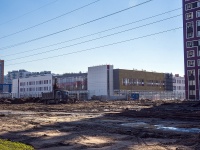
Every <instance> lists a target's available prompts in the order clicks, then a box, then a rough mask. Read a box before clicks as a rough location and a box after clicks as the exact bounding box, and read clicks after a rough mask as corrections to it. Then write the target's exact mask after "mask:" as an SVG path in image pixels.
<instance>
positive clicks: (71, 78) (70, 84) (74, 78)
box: [56, 73, 87, 91]
mask: <svg viewBox="0 0 200 150" xmlns="http://www.w3.org/2000/svg"><path fill="white" fill-rule="evenodd" d="M56 78H57V82H58V84H57V85H58V87H59V88H61V89H64V90H68V91H83V90H87V73H67V74H63V75H60V76H56Z"/></svg>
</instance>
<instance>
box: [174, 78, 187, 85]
mask: <svg viewBox="0 0 200 150" xmlns="http://www.w3.org/2000/svg"><path fill="white" fill-rule="evenodd" d="M173 83H178V84H185V80H181V79H173Z"/></svg>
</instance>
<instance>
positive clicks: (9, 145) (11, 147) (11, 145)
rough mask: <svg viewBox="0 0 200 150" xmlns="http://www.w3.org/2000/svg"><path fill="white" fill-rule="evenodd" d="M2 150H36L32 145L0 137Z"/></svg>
mask: <svg viewBox="0 0 200 150" xmlns="http://www.w3.org/2000/svg"><path fill="white" fill-rule="evenodd" d="M0 150H34V148H33V147H32V146H30V145H26V144H23V143H20V142H12V141H8V140H2V139H0Z"/></svg>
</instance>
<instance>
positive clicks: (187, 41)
mask: <svg viewBox="0 0 200 150" xmlns="http://www.w3.org/2000/svg"><path fill="white" fill-rule="evenodd" d="M183 35H184V37H183V39H184V66H185V93H186V99H193V100H195V99H198V100H199V99H200V88H199V86H200V78H199V77H200V1H198V0H183Z"/></svg>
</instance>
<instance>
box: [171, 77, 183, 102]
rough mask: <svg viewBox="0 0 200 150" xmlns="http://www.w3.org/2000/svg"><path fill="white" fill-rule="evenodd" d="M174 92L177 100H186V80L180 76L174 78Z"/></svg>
mask: <svg viewBox="0 0 200 150" xmlns="http://www.w3.org/2000/svg"><path fill="white" fill-rule="evenodd" d="M173 92H174V93H175V94H176V97H177V98H180V99H185V78H184V77H180V76H174V77H173Z"/></svg>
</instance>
